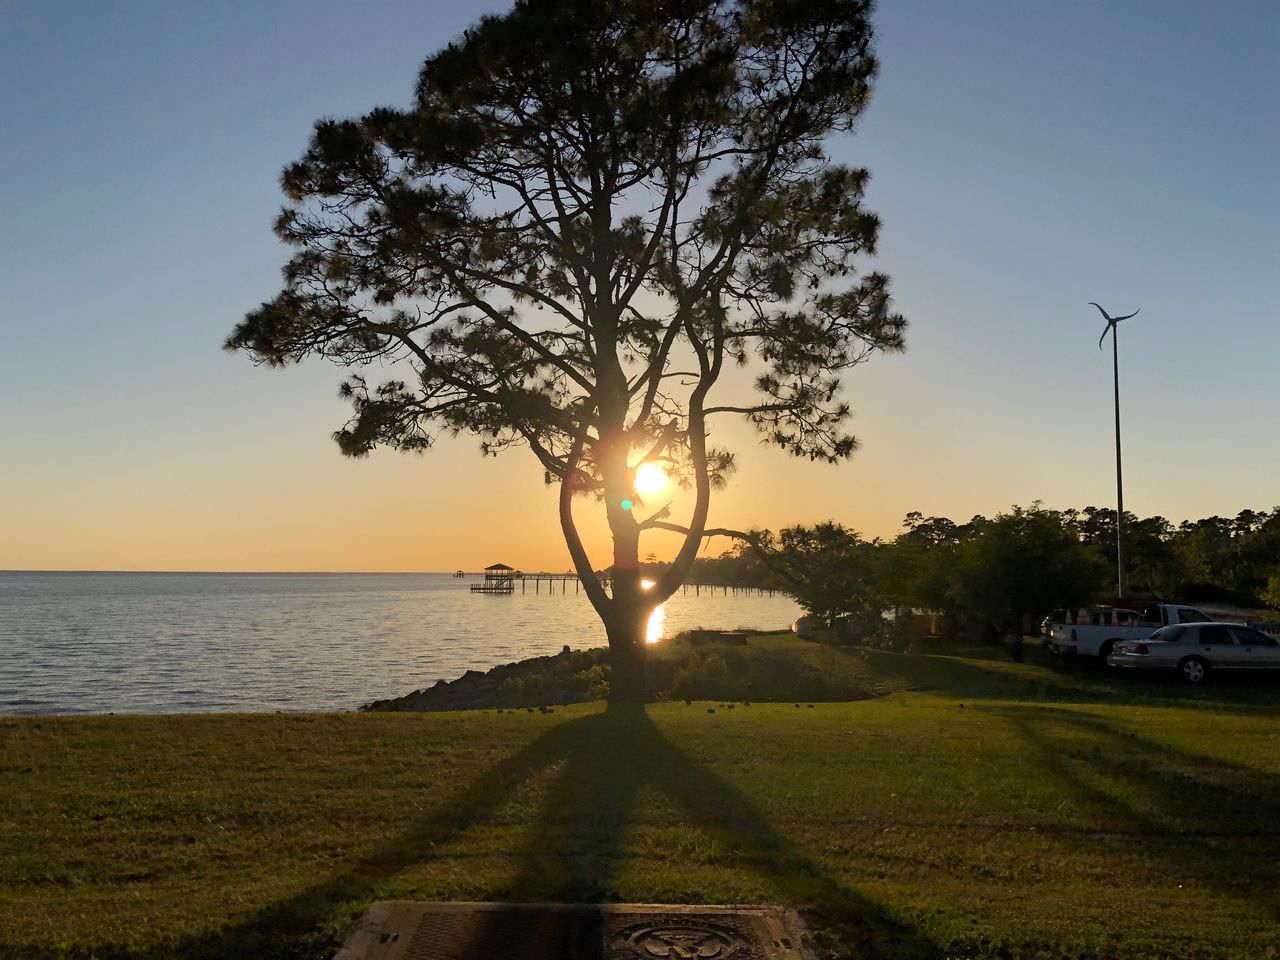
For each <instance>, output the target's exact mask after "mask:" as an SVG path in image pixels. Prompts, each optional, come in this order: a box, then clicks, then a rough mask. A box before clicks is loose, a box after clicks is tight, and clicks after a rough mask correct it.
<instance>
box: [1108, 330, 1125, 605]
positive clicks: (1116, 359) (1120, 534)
mask: <svg viewBox="0 0 1280 960" xmlns="http://www.w3.org/2000/svg"><path fill="white" fill-rule="evenodd" d="M1119 340H1120V324H1118V323H1113V324H1111V375H1112V381H1113V384H1114V386H1115V395H1116V591H1117V592H1116V596H1117V597H1123V596H1124V474H1123V472H1122V470H1121V465H1120V463H1121V462H1120V346H1119Z"/></svg>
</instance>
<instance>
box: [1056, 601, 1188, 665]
mask: <svg viewBox="0 0 1280 960" xmlns="http://www.w3.org/2000/svg"><path fill="white" fill-rule="evenodd" d="M1135 606H1137V607H1138V609H1130V608H1128V607H1081V608H1080V609H1078V610H1055V611H1054V612H1053V613H1051V614H1050V615H1049V616H1047V617H1045V619H1044V621H1043V622H1042V623H1041V624H1040V637H1041V639H1042V640H1043V641H1044V644H1045V646H1047V647H1048V648H1049V649H1050V650H1052V651H1053V652H1054V653H1060V654H1066V655H1072V654H1074V655H1076V656H1081V657H1097V658H1098V659H1100V660H1102V661H1103V662H1104V663H1105V662H1106V659H1107V655H1108V654H1110V653H1111V648H1112V647H1114V646H1115V645H1116V644H1117V643H1118V642H1119V641H1121V640H1145V639H1146V638H1147V637H1149V636H1151V634H1153V633H1154V632H1155V631H1157V630H1159V629H1160V628H1161V627H1167V626H1169V625H1170V624H1176V623H1207V622H1210V621H1212V620H1213V618H1212V617H1210V616H1207V615H1205V614H1204V613H1201V612H1200V611H1199V610H1197V609H1196V608H1195V607H1184V606H1181V605H1179V604H1176V603H1150V604H1147V603H1144V604H1135Z"/></svg>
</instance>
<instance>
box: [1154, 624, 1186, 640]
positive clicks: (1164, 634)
mask: <svg viewBox="0 0 1280 960" xmlns="http://www.w3.org/2000/svg"><path fill="white" fill-rule="evenodd" d="M1184 633H1186V629H1185V628H1184V627H1176V626H1175V627H1161V628H1160V629H1159V630H1157V631H1156V632H1155V633H1153V634H1152V635H1151V637H1150V639H1152V640H1161V641H1163V642H1165V643H1177V642H1178V641H1179V640H1181V639H1182V635H1183V634H1184Z"/></svg>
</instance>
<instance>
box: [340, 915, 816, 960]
mask: <svg viewBox="0 0 1280 960" xmlns="http://www.w3.org/2000/svg"><path fill="white" fill-rule="evenodd" d="M803 938H804V925H803V923H802V921H801V920H800V918H799V917H798V916H797V915H796V914H795V912H794V911H791V910H784V909H782V908H779V907H730V906H691V905H682V904H681V905H672V904H636V903H625V904H510V903H429V902H421V901H410V900H383V901H379V902H378V903H375V904H373V905H372V906H371V907H370V908H369V910H368V911H367V912H366V913H365V915H364V917H363V918H362V919H361V921H360V924H359V926H358V927H357V928H356V930H355V931H354V932H353V933H352V934H351V936H350V937H349V938H348V940H347V942H346V943H345V944H344V945H343V947H342V949H341V950H339V951H338V953H337V955H336V956H335V957H334V960H498V958H501V960H729V958H730V957H732V958H733V960H811V955H810V953H809V952H808V950H807V949H806V948H805V946H804V944H803Z"/></svg>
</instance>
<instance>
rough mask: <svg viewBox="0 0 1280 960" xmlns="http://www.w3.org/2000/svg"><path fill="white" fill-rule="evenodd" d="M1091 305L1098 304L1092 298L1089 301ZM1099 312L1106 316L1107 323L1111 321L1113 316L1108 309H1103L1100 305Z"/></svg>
mask: <svg viewBox="0 0 1280 960" xmlns="http://www.w3.org/2000/svg"><path fill="white" fill-rule="evenodd" d="M1089 306H1091V307H1098V305H1097V304H1096V303H1094V302H1093V301H1092V300H1090V301H1089ZM1098 312H1099V313H1100V314H1102V315H1103V316H1104V317H1105V318H1106V320H1107V323H1110V322H1111V316H1110V315H1109V314H1108V313H1107V311H1105V310H1103V309H1102V308H1101V307H1098Z"/></svg>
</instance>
